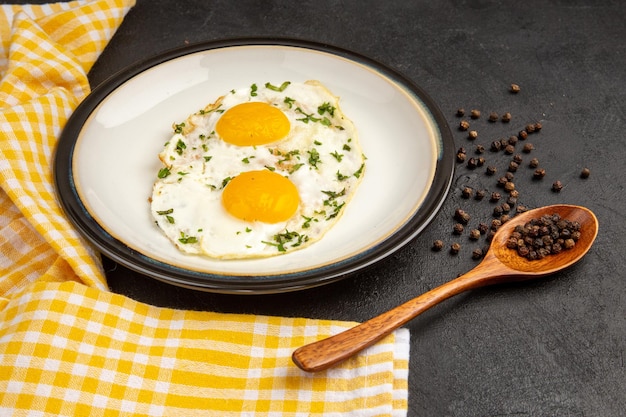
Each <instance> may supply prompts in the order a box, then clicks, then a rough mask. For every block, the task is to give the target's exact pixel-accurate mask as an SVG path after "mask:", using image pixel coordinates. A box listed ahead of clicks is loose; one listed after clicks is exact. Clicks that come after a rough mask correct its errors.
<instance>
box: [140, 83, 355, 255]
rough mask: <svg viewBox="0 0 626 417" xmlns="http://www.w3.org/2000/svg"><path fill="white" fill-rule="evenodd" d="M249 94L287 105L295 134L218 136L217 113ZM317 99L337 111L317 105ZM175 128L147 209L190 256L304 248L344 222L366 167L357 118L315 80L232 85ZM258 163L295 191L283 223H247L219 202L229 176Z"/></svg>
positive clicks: (271, 252)
mask: <svg viewBox="0 0 626 417" xmlns="http://www.w3.org/2000/svg"><path fill="white" fill-rule="evenodd" d="M248 101H261V102H265V103H268V104H271V105H273V106H276V107H277V108H279V109H280V110H282V111H283V113H284V114H285V115H286V116H287V118H288V119H289V122H290V125H291V129H290V132H289V134H288V135H287V136H286V137H285V138H284V139H281V140H279V141H277V142H273V143H270V144H266V145H256V146H235V145H232V144H230V143H228V142H225V141H224V140H222V139H221V138H220V137H219V135H218V134H217V133H216V132H215V126H216V123H217V121H218V120H219V118H220V117H221V115H222V114H223V113H224V112H225V111H226V110H228V109H229V108H231V107H233V106H235V105H237V104H240V103H245V102H248ZM320 106H322V108H323V107H324V106H326V108H327V109H328V108H331V109H333V110H334V111H333V114H332V115H331V114H330V113H329V112H328V111H326V112H324V111H319V109H320ZM328 106H330V107H328ZM320 113H322V114H320ZM174 131H175V133H174V135H173V136H172V138H171V139H170V140H169V141H168V142H167V143H166V144H165V147H164V149H163V151H162V152H161V153H160V154H159V158H160V159H161V161H162V162H163V164H164V167H163V169H161V171H160V172H159V176H158V178H157V180H156V181H155V183H154V187H153V192H152V197H151V211H152V215H153V217H154V219H155V223H156V225H157V226H158V227H159V228H160V229H161V230H162V231H163V232H164V233H165V235H166V236H167V237H168V238H169V239H170V240H171V241H172V243H173V244H174V245H176V247H178V248H179V249H180V250H181V251H183V252H186V253H189V254H196V255H204V256H209V257H212V258H220V259H244V258H255V257H267V256H274V255H279V254H282V253H286V252H289V251H292V250H297V249H302V248H304V247H306V246H308V245H310V244H312V243H313V242H315V241H317V240H319V239H321V238H322V236H323V235H324V234H325V233H326V232H327V231H328V230H329V229H330V228H331V227H332V226H333V225H334V224H335V223H336V222H337V221H338V220H339V218H340V217H341V214H342V213H343V211H344V209H345V205H346V204H347V203H348V202H349V201H350V199H351V198H352V197H353V196H354V193H355V192H356V189H357V187H358V185H359V183H360V182H361V180H362V178H363V174H364V167H365V156H364V155H363V151H362V149H361V147H360V145H359V143H358V137H357V131H356V129H355V127H354V125H353V123H352V122H351V121H350V120H349V119H348V118H347V117H346V116H345V115H344V114H343V113H342V111H341V109H340V107H339V98H338V97H336V96H334V95H333V94H332V93H331V92H330V91H329V90H328V89H327V88H325V87H324V86H323V85H322V84H321V83H319V82H317V81H307V82H305V83H293V82H292V83H284V84H282V85H281V84H277V85H272V84H269V83H267V84H255V85H252V86H250V87H246V88H240V89H237V90H231V92H230V93H228V94H226V95H224V96H222V97H220V98H219V99H218V100H217V101H215V102H214V103H212V104H210V105H208V106H207V107H206V108H204V109H202V110H200V111H198V112H197V113H194V114H192V115H191V116H189V117H188V118H187V120H185V121H184V122H183V123H178V124H174ZM262 169H270V170H272V171H274V172H276V173H280V174H281V175H284V176H285V177H287V178H289V179H290V180H291V181H292V183H293V184H294V185H295V186H296V188H297V190H298V194H299V197H300V204H299V207H298V210H297V211H296V213H295V214H294V215H293V216H292V217H291V218H289V219H288V220H286V221H283V222H278V223H271V224H270V223H263V222H260V221H254V222H245V221H243V220H240V219H238V218H236V217H234V216H232V215H231V214H230V213H228V212H227V211H226V209H225V208H224V207H223V205H222V202H221V195H222V190H223V189H224V187H225V186H226V185H227V183H228V181H229V180H230V179H232V178H234V177H235V176H237V175H238V174H240V173H241V172H244V171H251V170H262Z"/></svg>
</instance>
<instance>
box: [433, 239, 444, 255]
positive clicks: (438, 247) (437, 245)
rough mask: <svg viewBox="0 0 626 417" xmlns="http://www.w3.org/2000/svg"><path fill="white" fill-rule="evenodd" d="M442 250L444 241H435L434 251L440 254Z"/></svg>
mask: <svg viewBox="0 0 626 417" xmlns="http://www.w3.org/2000/svg"><path fill="white" fill-rule="evenodd" d="M441 249H443V240H439V239H437V240H435V241H434V242H433V250H434V251H437V252H439V251H440V250H441Z"/></svg>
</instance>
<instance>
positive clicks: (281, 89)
mask: <svg viewBox="0 0 626 417" xmlns="http://www.w3.org/2000/svg"><path fill="white" fill-rule="evenodd" d="M289 84H291V82H290V81H285V82H284V83H282V84H281V85H280V87H276V86H275V85H272V84H270V83H265V87H266V88H269V89H270V90H273V91H279V92H282V91H285V88H287V87H288V86H289Z"/></svg>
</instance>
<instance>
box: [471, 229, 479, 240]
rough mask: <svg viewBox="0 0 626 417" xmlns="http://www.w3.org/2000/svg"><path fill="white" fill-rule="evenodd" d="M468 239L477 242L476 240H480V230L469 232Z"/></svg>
mask: <svg viewBox="0 0 626 417" xmlns="http://www.w3.org/2000/svg"><path fill="white" fill-rule="evenodd" d="M469 238H470V239H471V240H478V239H480V230H478V229H472V230H470V233H469Z"/></svg>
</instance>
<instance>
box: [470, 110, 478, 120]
mask: <svg viewBox="0 0 626 417" xmlns="http://www.w3.org/2000/svg"><path fill="white" fill-rule="evenodd" d="M470 117H471V118H472V119H478V118H479V117H480V110H477V109H472V111H471V112H470Z"/></svg>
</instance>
